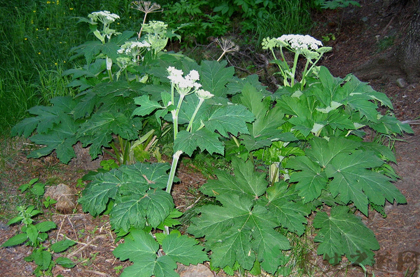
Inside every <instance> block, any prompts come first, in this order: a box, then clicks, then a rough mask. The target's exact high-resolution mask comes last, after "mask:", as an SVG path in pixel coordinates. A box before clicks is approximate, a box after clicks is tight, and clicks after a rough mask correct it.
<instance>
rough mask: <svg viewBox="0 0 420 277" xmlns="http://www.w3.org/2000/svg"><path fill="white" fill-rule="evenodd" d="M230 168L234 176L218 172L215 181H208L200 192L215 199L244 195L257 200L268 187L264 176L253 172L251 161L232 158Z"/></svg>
mask: <svg viewBox="0 0 420 277" xmlns="http://www.w3.org/2000/svg"><path fill="white" fill-rule="evenodd" d="M232 167H233V168H234V176H232V175H231V174H229V173H228V172H226V171H221V170H220V171H218V173H217V180H209V181H208V182H207V183H206V184H204V185H203V186H202V187H201V188H200V190H201V191H202V192H203V193H204V194H206V195H209V196H216V198H217V197H218V196H219V195H222V194H227V195H231V194H236V195H242V194H245V195H247V196H249V197H250V198H251V199H258V197H259V196H261V195H262V194H263V193H264V192H265V190H266V188H267V186H268V183H267V181H266V174H265V173H262V172H255V171H254V165H253V164H252V162H251V161H248V162H244V161H242V160H240V159H238V158H233V159H232Z"/></svg>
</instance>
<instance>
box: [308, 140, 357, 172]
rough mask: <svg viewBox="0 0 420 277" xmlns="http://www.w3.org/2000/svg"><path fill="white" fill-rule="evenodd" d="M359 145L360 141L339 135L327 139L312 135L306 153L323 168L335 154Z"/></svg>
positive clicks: (351, 149)
mask: <svg viewBox="0 0 420 277" xmlns="http://www.w3.org/2000/svg"><path fill="white" fill-rule="evenodd" d="M359 145H360V143H358V142H356V141H353V140H349V139H345V138H340V137H332V138H330V140H329V141H327V140H325V139H322V138H317V137H314V138H313V139H312V141H311V146H312V148H311V149H309V150H307V151H306V153H307V155H308V157H310V158H311V159H312V160H313V161H315V162H316V163H318V164H319V165H320V166H321V167H322V168H325V167H326V166H327V165H328V164H329V163H330V162H331V160H332V159H333V158H334V157H335V156H337V155H338V154H340V153H350V152H351V151H353V150H354V149H356V148H357V147H358V146H359Z"/></svg>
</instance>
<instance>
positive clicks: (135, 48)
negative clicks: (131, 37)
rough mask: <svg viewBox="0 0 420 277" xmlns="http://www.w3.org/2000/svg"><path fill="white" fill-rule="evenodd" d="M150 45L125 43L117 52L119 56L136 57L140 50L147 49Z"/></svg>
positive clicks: (140, 42)
mask: <svg viewBox="0 0 420 277" xmlns="http://www.w3.org/2000/svg"><path fill="white" fill-rule="evenodd" d="M149 47H150V44H149V43H148V42H147V41H127V42H126V43H124V44H123V45H121V48H120V49H119V50H118V51H117V52H118V53H119V54H126V55H133V52H134V55H137V54H138V52H139V50H140V49H141V48H149Z"/></svg>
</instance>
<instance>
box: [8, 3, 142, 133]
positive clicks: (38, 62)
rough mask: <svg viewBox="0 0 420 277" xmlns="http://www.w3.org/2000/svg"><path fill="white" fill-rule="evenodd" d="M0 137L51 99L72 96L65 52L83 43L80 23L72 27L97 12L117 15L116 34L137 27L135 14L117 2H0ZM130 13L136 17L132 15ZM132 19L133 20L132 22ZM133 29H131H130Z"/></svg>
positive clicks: (85, 35)
mask: <svg viewBox="0 0 420 277" xmlns="http://www.w3.org/2000/svg"><path fill="white" fill-rule="evenodd" d="M0 2H1V5H0V12H1V14H3V15H8V16H2V17H1V18H0V59H1V61H2V66H1V67H0V132H2V133H7V132H8V130H10V127H12V126H13V125H15V124H16V123H17V122H18V121H20V120H21V119H23V118H24V117H26V116H28V113H27V110H28V109H29V108H31V107H33V106H35V105H48V102H49V100H50V99H51V98H53V97H55V96H60V95H69V94H73V92H72V91H71V90H69V88H67V84H68V81H69V80H68V79H67V78H63V77H62V73H63V72H64V71H65V70H67V69H69V68H73V67H74V66H75V63H76V62H75V61H72V62H71V61H69V57H70V55H69V51H70V49H71V48H72V47H74V46H77V45H80V44H81V43H83V42H85V41H87V40H93V39H94V38H93V35H92V34H88V26H87V25H86V24H77V22H78V17H86V16H87V15H88V14H89V13H91V12H93V11H97V10H109V11H111V12H114V13H117V14H119V15H120V16H121V20H120V22H119V24H118V25H117V27H118V28H121V30H125V29H130V27H134V26H138V24H139V22H138V21H139V20H140V17H141V15H140V14H139V13H138V11H133V10H132V9H130V8H129V6H130V3H131V1H128V0H123V1H118V0H103V1H99V0H92V1H82V0H74V1H70V0H54V1H53V0H51V1H47V0H43V1H36V0H29V1H22V0H16V1H5V0H0ZM135 12H136V13H135ZM136 17H138V19H135V18H136ZM135 29H137V27H136V28H135Z"/></svg>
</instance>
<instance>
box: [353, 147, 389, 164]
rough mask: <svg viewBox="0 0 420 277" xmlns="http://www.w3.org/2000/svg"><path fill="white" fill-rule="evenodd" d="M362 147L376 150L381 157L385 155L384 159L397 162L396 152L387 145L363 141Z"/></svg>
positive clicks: (366, 149)
mask: <svg viewBox="0 0 420 277" xmlns="http://www.w3.org/2000/svg"><path fill="white" fill-rule="evenodd" d="M360 149H362V150H365V151H373V152H376V153H377V154H378V156H379V157H380V158H382V157H383V159H384V160H387V161H391V162H394V163H397V159H396V158H395V154H394V152H393V151H392V150H391V149H390V148H389V147H387V146H385V145H382V144H378V143H376V142H363V144H362V147H361V148H360ZM381 156H382V157H381Z"/></svg>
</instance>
